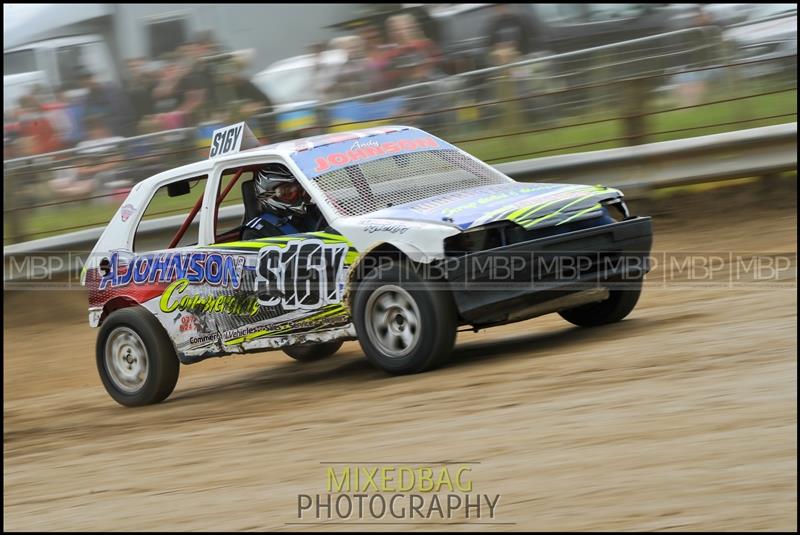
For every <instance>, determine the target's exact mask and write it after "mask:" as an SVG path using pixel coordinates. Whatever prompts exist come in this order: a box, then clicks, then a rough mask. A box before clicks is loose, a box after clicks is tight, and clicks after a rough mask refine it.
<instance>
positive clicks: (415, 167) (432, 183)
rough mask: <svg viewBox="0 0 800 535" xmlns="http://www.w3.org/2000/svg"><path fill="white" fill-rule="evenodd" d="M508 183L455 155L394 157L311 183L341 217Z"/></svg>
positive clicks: (443, 152)
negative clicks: (320, 191)
mask: <svg viewBox="0 0 800 535" xmlns="http://www.w3.org/2000/svg"><path fill="white" fill-rule="evenodd" d="M509 181H511V179H510V178H508V177H507V176H505V175H503V174H502V173H500V172H499V171H496V170H494V169H493V168H491V167H489V166H488V165H485V164H482V163H479V162H476V161H475V160H473V159H471V158H469V157H468V156H466V155H464V154H462V153H461V152H459V151H457V150H454V149H444V150H430V151H421V152H414V153H409V154H398V155H394V156H389V157H386V158H380V159H377V160H372V161H368V162H364V163H361V164H357V165H350V166H347V167H342V168H339V169H336V170H333V171H329V172H327V173H324V174H321V175H319V176H318V177H317V178H316V179H314V181H313V182H314V183H315V184H316V185H317V186H318V187H319V188H320V189H321V190H322V192H323V194H324V195H325V197H326V198H327V200H328V202H329V203H330V204H331V205H332V206H333V208H334V209H335V210H336V211H337V212H338V213H339V214H340V215H342V216H358V215H364V214H367V213H369V212H372V211H375V210H380V209H382V208H387V207H391V206H398V205H401V204H405V203H409V202H415V201H421V200H424V199H428V198H431V197H434V196H438V195H444V194H448V193H455V192H459V191H462V190H465V189H469V188H476V187H481V186H489V185H494V184H503V183H506V182H509Z"/></svg>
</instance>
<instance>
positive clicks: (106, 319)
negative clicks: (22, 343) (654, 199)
mask: <svg viewBox="0 0 800 535" xmlns="http://www.w3.org/2000/svg"><path fill="white" fill-rule="evenodd" d="M248 140H249V141H248ZM248 147H249V148H248ZM270 174H272V175H277V176H280V177H283V178H282V179H283V180H292V181H295V182H296V183H297V184H299V185H300V186H301V187H302V189H303V190H304V191H303V198H304V199H305V201H304V202H305V205H306V207H307V208H308V209H309V210H314V211H315V213H316V214H318V216H319V217H318V218H317V222H316V224H310V225H308V226H306V227H305V228H298V227H297V226H291V225H276V228H279V229H280V231H279V232H277V233H276V234H272V235H269V236H266V237H255V238H254V237H253V236H252V233H251V231H253V230H254V229H253V227H254V222H255V224H256V226H258V225H261V224H262V223H263V222H265V221H267V219H264V217H266V216H264V215H263V214H262V213H261V212H262V211H263V210H264V206H266V205H265V204H263V203H262V202H261V201H262V200H263V198H262V197H259V195H260V193H259V191H260V190H257V187H258V184H260V182H259V181H260V180H261V177H262V176H267V175H270ZM272 175H270V176H272ZM164 193H166V195H164ZM262 193H263V192H262ZM187 198H188V199H189V200H190V201H193V204H192V206H191V208H190V209H188V210H186V211H188V213H185V214H181V215H179V216H171V217H166V218H164V217H161V218H157V219H152V218H149V217H147V216H146V214H151V213H155V214H156V215H158V214H163V213H170V211H169V210H163V208H165V207H166V208H169V207H174V203H175V202H177V201H179V200H186V199H187ZM266 198H267V201H269V200H270V199H271V198H272V197H266ZM159 203H160V204H159ZM153 209H155V211H153ZM143 216H144V217H143ZM262 226H263V225H262ZM165 231H168V232H169V234H168V236H171V239H169V240H167V239H165V238H164V237H163V233H164V232H165ZM159 233H161V234H160V235H159ZM159 236H160V237H159ZM651 242H652V229H651V221H650V218H649V217H635V216H631V215H630V214H629V212H628V208H627V206H626V204H625V202H624V200H623V195H622V193H621V192H620V191H618V190H617V189H614V188H608V187H603V186H583V185H574V184H557V183H521V182H517V181H514V180H512V179H511V178H509V177H508V176H506V175H504V174H503V173H501V172H499V171H498V170H497V169H495V168H494V167H492V166H490V165H487V164H486V163H484V162H482V161H480V160H479V159H477V158H475V157H473V156H471V155H470V154H468V153H466V152H464V151H463V150H461V149H459V148H457V147H455V146H453V145H451V144H449V143H447V142H446V141H444V140H442V139H440V138H438V137H436V136H433V135H431V134H429V133H427V132H424V131H422V130H419V129H416V128H412V127H407V126H385V127H376V128H369V129H363V130H355V131H351V132H345V133H338V134H327V135H321V136H315V137H309V138H304V139H298V140H295V141H287V142H282V143H277V144H273V145H269V146H258V145H257V143H254V142H253V138H252V136H251V135H250V134H248V129H247V126H246V125H245V124H244V123H240V124H238V125H232V126H230V127H226V128H224V129H221V130H220V131H218V132H215V134H214V136H213V143H212V147H211V155H210V157H209V158H208V159H207V160H205V161H201V162H198V163H193V164H190V165H186V166H183V167H179V168H176V169H171V170H168V171H165V172H162V173H159V174H157V175H155V176H152V177H150V178H148V179H146V180H144V181H142V182H140V183H138V184H137V185H136V186H134V187H133V189H132V190H131V191H130V193H129V195H128V197H127V198H126V199H125V201H124V202H123V203H122V205H121V206H120V208H119V210H118V211H117V212H116V214H115V215H114V216H113V218H112V220H111V222H110V223H109V225H108V227H107V228H106V229H105V231H104V232H103V233H102V235H101V237H100V238H99V240H98V242H97V244H96V246H95V248H94V249H93V251H92V252H91V254H90V256H89V259H88V261H87V263H86V267H85V268H84V272H83V274H82V283H83V284H84V285H85V286H86V287H87V288H88V291H89V323H90V325H91V326H92V327H99V332H98V337H97V346H96V360H97V369H98V371H99V374H100V378H101V380H102V382H103V385H104V387H105V388H106V390H107V391H108V393H109V394H110V395H111V397H112V398H113V399H114V400H116V401H117V402H118V403H120V404H122V405H126V406H140V405H147V404H152V403H158V402H160V401H163V400H164V399H166V398H167V397H168V396H169V395H170V393H171V392H172V391H173V389H174V387H175V385H176V382H177V379H178V372H179V368H180V364H190V363H195V362H198V361H201V360H203V359H206V358H209V357H218V356H223V355H230V354H239V353H250V352H259V351H266V350H273V349H282V350H283V351H284V352H285V353H286V354H288V355H289V356H290V357H293V358H295V359H297V360H300V361H307V360H315V359H319V358H324V357H328V356H331V355H333V354H334V353H335V352H336V351H337V350H338V349H339V348H340V346H341V345H342V343H343V342H344V341H345V340H358V341H359V343H360V345H361V348H362V349H363V352H364V354H365V355H366V357H367V359H368V360H369V361H370V362H371V363H373V364H374V365H375V366H377V367H379V368H381V369H383V370H385V371H387V372H389V373H392V374H408V373H416V372H422V371H426V370H429V369H432V368H434V367H437V366H440V365H442V364H443V363H445V362H446V361H447V359H448V357H449V356H450V354H451V352H452V349H453V347H454V343H455V339H456V332H457V331H458V330H459V329H460V328H463V329H472V330H476V331H477V330H478V329H483V328H486V327H491V326H496V325H503V324H507V323H513V322H518V321H522V320H526V319H529V318H532V317H536V316H541V315H543V314H549V313H553V312H558V313H559V314H560V315H561V316H562V317H563V318H565V319H566V320H567V321H569V322H572V323H574V324H576V325H580V326H596V325H602V324H607V323H611V322H616V321H619V320H621V319H623V318H624V317H625V316H627V315H628V314H629V313H630V312H631V310H633V308H634V306H635V305H636V302H637V300H638V298H639V294H640V291H641V288H642V281H643V278H644V276H645V274H646V273H647V272H648V271H649V269H650V265H649V262H648V258H649V253H650V248H651Z"/></svg>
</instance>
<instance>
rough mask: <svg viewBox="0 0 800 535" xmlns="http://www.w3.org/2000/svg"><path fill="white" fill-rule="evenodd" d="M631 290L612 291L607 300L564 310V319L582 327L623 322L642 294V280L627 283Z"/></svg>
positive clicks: (562, 315) (561, 313) (560, 313)
mask: <svg viewBox="0 0 800 535" xmlns="http://www.w3.org/2000/svg"><path fill="white" fill-rule="evenodd" d="M627 284H629V285H630V287H629V288H625V289H618V290H611V291H610V292H609V296H608V298H607V299H605V300H603V301H599V302H597V303H589V304H586V305H581V306H579V307H575V308H570V309H567V310H562V311H561V312H559V315H561V317H562V318H564V319H565V320H567V321H568V322H570V323H572V324H574V325H578V326H580V327H596V326H598V325H607V324H609V323H615V322H618V321H621V320H622V319H623V318H625V316H627V315H628V314H630V313H631V311H632V310H633V309H634V307H635V306H636V303H637V302H638V301H639V296H640V295H641V293H642V279H638V280H637V281H635V282H630V283H627Z"/></svg>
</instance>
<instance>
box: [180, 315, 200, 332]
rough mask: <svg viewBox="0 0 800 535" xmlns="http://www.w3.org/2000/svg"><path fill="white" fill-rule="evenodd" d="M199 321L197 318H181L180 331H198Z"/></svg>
mask: <svg viewBox="0 0 800 535" xmlns="http://www.w3.org/2000/svg"><path fill="white" fill-rule="evenodd" d="M198 323H199V322H198V321H197V318H196V317H195V316H192V315H189V316H181V325H180V331H181V332H182V333H185V332H187V331H196V330H197V327H198Z"/></svg>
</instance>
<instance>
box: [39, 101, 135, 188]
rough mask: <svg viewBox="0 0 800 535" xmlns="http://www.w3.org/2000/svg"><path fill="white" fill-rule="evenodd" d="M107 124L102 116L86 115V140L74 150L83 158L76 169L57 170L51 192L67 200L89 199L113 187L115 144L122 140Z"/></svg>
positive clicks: (117, 164) (106, 119)
mask: <svg viewBox="0 0 800 535" xmlns="http://www.w3.org/2000/svg"><path fill="white" fill-rule="evenodd" d="M109 123H110V121H109V120H108V118H104V117H102V116H89V117H87V118H86V120H85V121H84V130H85V132H86V134H87V135H88V139H86V140H84V141H81V142H80V143H78V145H77V146H76V147H75V148H76V151H77V152H78V154H80V155H83V156H85V162H84V164H83V165H81V166H79V167H68V168H65V169H59V170H58V171H56V173H57V175H58V176H57V178H55V179H53V180H51V181H50V186H51V188H52V190H53V192H54V193H56V194H57V195H62V196H65V197H70V198H81V197H86V196H89V195H91V194H93V193H95V192H96V191H98V190H106V189H107V188H109V187H115V186H116V184H115V183H116V181H115V177H116V175H117V171H118V168H119V163H118V162H116V161H115V160H116V159H118V155H117V158H115V157H114V154H113V153H115V152H118V148H117V146H116V145H115V144H117V143H119V142H120V141H123V140H124V138H122V137H119V136H114V135H113V133H112V131H111V128H110V127H109Z"/></svg>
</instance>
